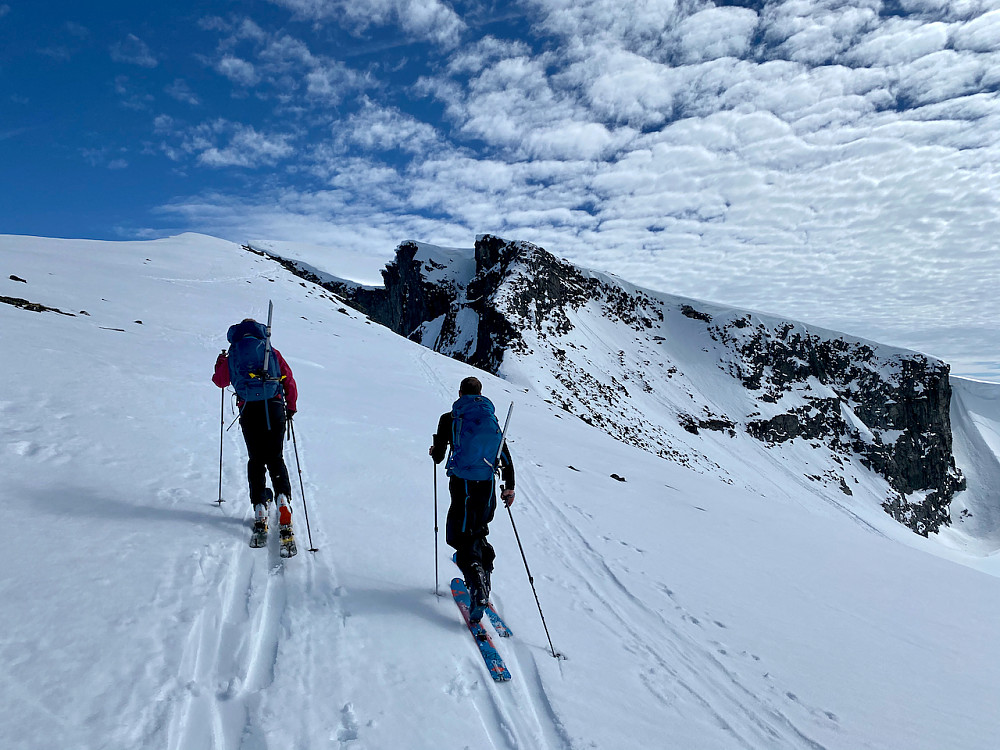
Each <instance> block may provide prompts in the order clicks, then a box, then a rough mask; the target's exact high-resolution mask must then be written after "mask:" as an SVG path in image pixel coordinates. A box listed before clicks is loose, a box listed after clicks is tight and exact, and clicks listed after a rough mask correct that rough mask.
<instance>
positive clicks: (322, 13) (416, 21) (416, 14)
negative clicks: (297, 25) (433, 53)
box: [271, 0, 466, 47]
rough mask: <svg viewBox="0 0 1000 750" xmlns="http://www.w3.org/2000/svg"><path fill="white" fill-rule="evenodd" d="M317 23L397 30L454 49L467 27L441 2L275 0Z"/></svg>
mask: <svg viewBox="0 0 1000 750" xmlns="http://www.w3.org/2000/svg"><path fill="white" fill-rule="evenodd" d="M271 2H273V3H274V4H276V5H281V6H284V7H286V8H288V9H290V10H292V11H294V12H295V13H296V14H297V15H299V16H301V17H304V18H307V19H310V20H314V21H331V20H332V21H336V22H338V23H341V24H343V25H344V26H345V27H347V28H349V29H351V30H353V31H355V32H362V31H364V30H366V29H368V28H369V27H372V26H378V27H386V26H397V27H399V28H400V29H401V30H402V31H403V32H404V33H405V34H407V35H408V36H409V37H411V38H416V39H424V40H427V41H431V42H435V43H437V44H440V45H442V46H445V47H454V46H455V45H456V44H457V43H458V41H459V36H460V35H461V34H462V32H463V31H464V30H465V28H466V24H465V22H464V21H462V19H461V18H460V17H459V16H458V14H457V13H456V12H455V11H454V10H453V9H452V8H451V7H449V6H448V5H446V4H445V3H443V2H440V0H271Z"/></svg>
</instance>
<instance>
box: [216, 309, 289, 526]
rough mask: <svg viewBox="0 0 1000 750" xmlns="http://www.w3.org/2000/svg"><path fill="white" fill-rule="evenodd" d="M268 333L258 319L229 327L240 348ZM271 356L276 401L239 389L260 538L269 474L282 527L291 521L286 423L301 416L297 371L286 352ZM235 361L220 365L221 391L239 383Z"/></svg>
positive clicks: (218, 382) (226, 360)
mask: <svg viewBox="0 0 1000 750" xmlns="http://www.w3.org/2000/svg"><path fill="white" fill-rule="evenodd" d="M264 335H265V328H264V326H263V325H262V324H261V323H258V322H257V321H255V320H253V318H246V319H245V320H243V321H242V322H241V323H237V324H236V325H234V326H231V327H230V328H229V333H228V339H229V342H230V343H231V344H233V345H235V344H236V343H237V342H238V341H240V340H241V339H243V338H263V336H264ZM232 352H233V348H230V353H232ZM271 354H272V355H273V356H274V359H275V360H277V364H278V370H279V372H280V374H281V375H280V377H281V387H280V388H279V389H278V391H277V393H276V394H275V396H274V397H273V398H270V399H267V400H260V401H252V400H251V401H248V400H246V398H245V396H246V394H241V393H240V385H239V383H238V382H237V383H236V384H235V385H234V388H235V389H236V392H237V393H236V403H237V406H238V407H239V409H240V427H241V428H242V430H243V439H244V440H245V441H246V445H247V453H248V454H249V459H248V460H247V481H248V483H249V486H250V504H251V505H253V508H254V516H255V524H254V532H255V534H256V533H258V532H261V531H263V532H266V530H267V505H268V502H269V501H270V500H271V493H270V491H269V490H268V489H267V484H266V476H265V475H266V474H270V476H271V484H272V485H273V487H274V494H276V495H277V502H278V522H279V524H281V525H286V524H290V523H291V503H290V497H291V494H292V486H291V482H290V481H289V478H288V467H287V466H286V465H285V459H284V455H283V450H284V439H285V425H286V420H288V419H291V418H292V416H293V415H294V414H295V412H296V407H297V401H298V388H297V387H296V385H295V378H294V376H293V375H292V368H291V367H289V366H288V363H287V362H286V361H285V358H284V357H282V356H281V352H279V351H278V350H277V349H275V348H274V347H271ZM230 359H231V358H230V357H228V356H227V355H226V353H225V352H223V353H222V354H220V355H219V357H218V359H216V361H215V374H213V375H212V382H213V383H215V384H216V385H217V386H218V387H219V388H225V387H227V386H229V385H231V384H233V381H234V380H238V376H237V374H235V373H234V372H233V367H234V363H233V362H231V361H230Z"/></svg>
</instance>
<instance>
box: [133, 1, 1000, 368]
mask: <svg viewBox="0 0 1000 750" xmlns="http://www.w3.org/2000/svg"><path fill="white" fill-rule="evenodd" d="M998 8H1000V0H886V1H884V2H881V1H878V0H853V1H851V2H846V1H840V0H793V1H789V2H780V1H778V0H774V1H760V0H717V1H716V2H714V3H713V2H707V1H696V0H676V1H673V2H672V1H670V0H659V1H655V2H654V1H653V0H636V1H635V2H630V3H627V4H623V3H621V2H620V1H619V0H522V1H521V2H518V3H512V4H511V3H504V4H497V5H496V6H495V7H494V6H492V5H484V4H482V3H471V2H454V3H445V2H439V1H438V0H351V1H350V2H348V1H347V0H271V6H270V8H269V10H270V11H271V12H270V13H269V14H268V16H267V17H268V19H269V21H268V22H265V21H264V20H262V18H255V17H251V16H249V15H227V16H224V17H223V16H211V17H206V18H203V19H202V20H201V27H200V28H201V30H202V31H204V32H208V33H211V34H212V35H213V38H214V39H215V48H214V49H213V50H210V51H208V52H206V54H205V56H204V57H205V60H204V64H205V65H206V66H207V67H208V68H209V69H211V70H212V71H213V72H214V74H215V75H217V76H219V77H221V78H222V79H224V80H225V81H227V82H228V83H229V85H231V87H232V92H233V95H234V96H237V97H242V98H244V99H252V100H253V101H254V102H255V106H257V107H258V108H260V109H263V110H265V111H266V112H267V113H268V114H267V116H266V117H263V118H258V119H255V120H253V121H252V122H251V121H240V120H238V119H237V118H233V117H231V116H227V115H226V114H225V113H223V112H220V113H217V114H214V115H212V116H210V117H202V118H200V119H199V117H197V116H196V115H197V114H198V113H199V111H200V110H197V109H194V108H192V110H191V112H189V113H187V114H185V115H181V116H178V115H177V114H176V113H174V114H160V115H159V116H158V117H157V118H156V120H155V148H157V149H160V150H161V151H162V152H163V153H165V154H166V155H167V156H169V158H170V159H172V160H174V161H175V162H177V163H178V164H179V165H182V166H183V168H189V169H203V170H229V169H240V170H259V171H261V172H262V173H266V174H267V177H266V179H265V178H261V179H260V180H258V181H256V183H255V185H254V189H253V191H233V190H226V191H216V192H211V191H206V192H203V193H200V194H198V195H194V196H190V197H188V198H183V199H178V200H176V201H175V202H173V203H171V204H170V205H167V206H164V207H163V211H164V217H165V218H166V220H167V221H170V222H173V223H174V224H179V225H182V226H184V227H186V228H187V227H190V228H196V229H202V230H206V231H210V232H214V233H221V234H224V235H226V236H238V237H246V236H258V237H267V238H273V239H288V240H301V241H308V242H316V243H325V244H329V245H331V246H334V247H345V248H348V247H349V248H363V249H366V250H367V251H370V252H372V253H376V254H382V255H385V254H387V253H388V252H389V251H390V250H391V248H392V247H394V246H395V245H396V244H397V243H398V242H399V241H400V240H402V239H406V238H415V239H422V240H427V241H430V242H436V243H438V244H451V245H458V246H470V245H471V244H472V239H473V236H474V235H475V234H476V233H481V232H487V231H488V232H496V233H500V234H503V235H506V236H509V237H513V238H521V239H527V240H531V241H533V242H536V243H538V244H541V245H543V246H545V247H547V248H550V249H551V250H553V251H554V252H556V253H557V254H560V255H563V256H566V257H568V258H570V259H572V260H574V261H576V262H579V263H581V264H584V265H588V266H591V267H595V268H600V269H605V270H610V271H613V272H615V273H617V274H618V275H620V276H622V277H624V278H626V279H629V280H632V281H635V282H637V283H641V284H643V285H646V286H651V287H654V288H657V289H662V290H664V291H669V292H675V293H680V294H685V295H689V296H694V297H700V298H704V299H711V300H715V301H719V302H731V303H735V304H739V305H743V306H749V307H752V308H757V309H764V310H771V311H775V312H780V313H782V314H785V315H789V316H793V317H798V318H801V319H805V320H809V321H811V322H816V323H820V324H824V325H828V326H830V327H836V328H841V329H846V330H849V331H851V332H854V333H858V334H861V335H868V336H871V337H877V338H881V339H882V340H886V341H889V342H892V343H899V344H903V345H908V346H913V347H916V348H920V349H923V350H925V351H929V352H930V353H933V354H936V355H939V356H943V357H945V358H947V359H949V360H950V361H952V362H953V363H954V364H955V365H956V370H957V371H960V372H966V373H978V374H991V375H992V376H995V377H1000V365H998V364H997V362H998V361H1000V355H998V354H997V351H998V349H1000V335H998V334H997V333H996V331H995V329H996V327H997V326H996V321H997V319H998V317H1000V303H998V301H997V299H998V297H1000V295H997V293H996V290H997V289H998V288H1000V253H997V251H996V247H995V245H996V238H997V237H1000V218H998V213H997V208H998V202H997V189H998V182H997V178H998V171H1000V170H998V167H1000V152H998V137H1000V136H998V133H1000V117H998V114H1000V98H998V93H997V91H998V87H1000V9H998ZM282 14H283V15H282ZM276 17H279V18H281V19H282V20H281V22H280V23H277V22H275V20H274V19H275V18H276ZM334 41H336V43H333V42H334ZM118 53H119V54H121V55H130V56H132V57H133V58H135V59H136V61H137V62H138V64H144V63H147V62H148V61H149V60H150V59H152V54H151V53H150V51H149V50H148V49H147V48H146V47H145V45H144V44H142V43H141V40H139V39H137V38H136V39H134V40H129V43H128V44H126V45H124V46H123V47H122V48H121V49H120V50H119V52H118ZM175 88H176V91H177V92H178V94H177V98H178V100H180V99H181V98H182V97H191V98H194V97H197V92H195V91H192V90H191V88H190V87H189V86H188V85H187V84H186V83H185V82H184V81H177V82H175ZM202 114H204V112H202ZM979 359H982V360H983V362H982V363H977V360H979Z"/></svg>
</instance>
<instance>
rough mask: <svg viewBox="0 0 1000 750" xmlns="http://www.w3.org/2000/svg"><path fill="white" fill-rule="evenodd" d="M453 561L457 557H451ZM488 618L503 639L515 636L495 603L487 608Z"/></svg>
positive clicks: (491, 603)
mask: <svg viewBox="0 0 1000 750" xmlns="http://www.w3.org/2000/svg"><path fill="white" fill-rule="evenodd" d="M451 561H452V562H455V555H452V556H451ZM486 616H487V617H489V618H490V622H491V623H493V629H494V630H496V631H497V635H498V636H500V637H501V638H510V637H511V636H512V635H514V631H512V630H511V629H510V628H508V627H507V623H505V622H504V621H503V618H502V617H500V615H499V613H498V612H497V610H496V607H494V606H493V602H490V604H489V606H488V607H487V608H486Z"/></svg>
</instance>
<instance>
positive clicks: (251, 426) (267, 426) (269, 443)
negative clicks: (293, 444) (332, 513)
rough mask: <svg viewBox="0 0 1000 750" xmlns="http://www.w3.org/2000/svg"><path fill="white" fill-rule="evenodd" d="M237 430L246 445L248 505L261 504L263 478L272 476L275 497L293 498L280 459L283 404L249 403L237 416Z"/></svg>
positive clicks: (283, 425) (271, 402) (279, 401)
mask: <svg viewBox="0 0 1000 750" xmlns="http://www.w3.org/2000/svg"><path fill="white" fill-rule="evenodd" d="M240 427H242V428H243V439H244V440H246V443H247V453H248V454H249V456H250V459H249V460H248V461H247V482H248V483H249V485H250V504H251V505H256V504H257V503H263V502H264V500H265V498H264V489H265V488H266V487H267V484H266V476H265V474H270V475H271V486H272V487H273V488H274V494H275V495H289V496H291V494H292V485H291V482H290V481H289V480H288V467H286V466H285V459H284V456H283V455H282V451H283V450H284V442H285V404H284V402H283V401H281V399H271V400H270V401H248V402H247V403H245V404H244V405H243V411H242V412H241V414H240Z"/></svg>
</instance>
